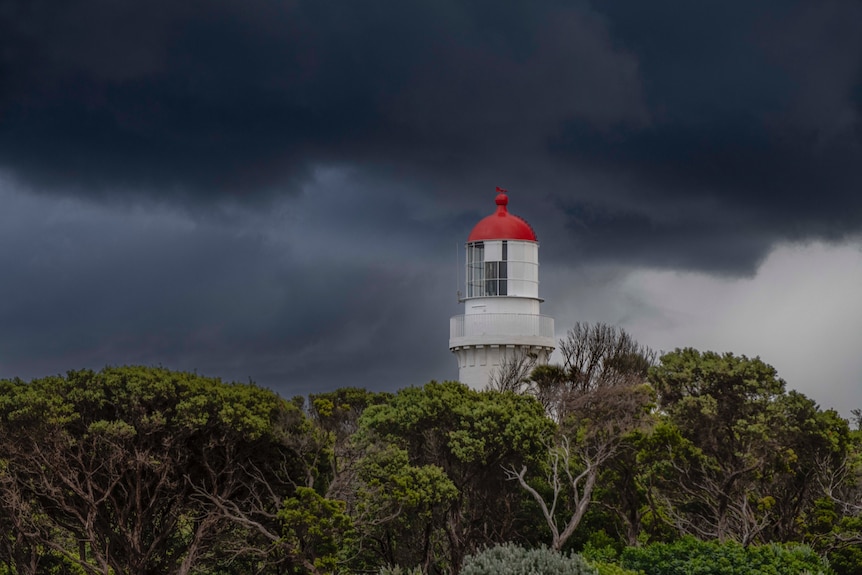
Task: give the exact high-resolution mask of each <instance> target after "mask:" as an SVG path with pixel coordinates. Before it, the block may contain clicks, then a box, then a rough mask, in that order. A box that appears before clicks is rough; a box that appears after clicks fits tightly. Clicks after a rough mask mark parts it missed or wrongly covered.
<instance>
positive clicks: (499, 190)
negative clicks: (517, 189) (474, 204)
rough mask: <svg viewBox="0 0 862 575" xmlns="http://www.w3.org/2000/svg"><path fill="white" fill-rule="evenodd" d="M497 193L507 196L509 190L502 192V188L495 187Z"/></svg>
mask: <svg viewBox="0 0 862 575" xmlns="http://www.w3.org/2000/svg"><path fill="white" fill-rule="evenodd" d="M497 193H498V194H508V193H509V190H504V189H503V188H501V187H500V186H497Z"/></svg>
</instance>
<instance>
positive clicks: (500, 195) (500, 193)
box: [496, 186, 509, 209]
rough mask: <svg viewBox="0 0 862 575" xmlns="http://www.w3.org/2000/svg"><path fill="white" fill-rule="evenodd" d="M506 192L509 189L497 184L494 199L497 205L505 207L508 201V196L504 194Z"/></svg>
mask: <svg viewBox="0 0 862 575" xmlns="http://www.w3.org/2000/svg"><path fill="white" fill-rule="evenodd" d="M508 193H509V190H504V189H503V188H501V187H500V186H497V200H496V202H497V205H498V206H503V207H504V209H505V206H506V205H507V204H508V203H509V196H507V195H506V194H508Z"/></svg>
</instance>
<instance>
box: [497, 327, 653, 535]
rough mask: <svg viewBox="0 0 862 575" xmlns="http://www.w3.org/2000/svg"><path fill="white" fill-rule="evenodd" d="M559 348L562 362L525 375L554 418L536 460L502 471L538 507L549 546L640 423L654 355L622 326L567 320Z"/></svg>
mask: <svg viewBox="0 0 862 575" xmlns="http://www.w3.org/2000/svg"><path fill="white" fill-rule="evenodd" d="M560 350H561V352H562V353H563V360H564V362H563V365H562V366H552V367H549V368H543V369H541V370H536V371H535V372H534V375H533V377H532V380H533V382H534V384H535V386H534V387H533V388H532V390H531V391H532V392H533V393H535V394H536V395H537V397H538V398H539V399H540V401H541V403H542V404H543V405H544V406H545V408H546V410H547V411H548V413H549V415H550V416H551V417H552V418H553V419H555V420H556V421H557V422H558V424H559V425H558V428H557V434H556V436H555V437H554V438H553V439H552V440H551V441H549V442H547V443H546V457H545V460H544V462H543V465H542V466H541V468H538V467H537V468H533V469H532V470H531V469H530V468H529V467H528V466H527V465H526V464H522V465H521V466H520V468H518V467H515V466H513V465H510V466H508V467H507V469H506V474H507V478H508V479H509V480H512V481H517V482H518V484H519V485H520V486H521V487H522V488H523V489H524V490H525V491H527V493H529V494H530V496H531V497H532V498H533V499H534V500H535V501H536V503H537V504H538V505H539V508H540V509H541V511H542V515H543V516H544V518H545V521H546V523H547V524H548V528H549V529H550V532H551V546H552V548H554V549H556V550H559V549H561V548H562V547H563V545H565V543H566V541H567V540H568V539H569V538H570V537H571V535H572V534H573V533H574V531H575V529H577V527H578V525H579V524H580V523H581V521H582V520H583V518H584V515H585V514H586V512H587V509H588V507H589V505H590V503H591V501H592V497H593V491H594V489H595V487H596V482H597V480H598V477H599V474H600V473H601V471H602V469H603V468H604V466H605V464H606V463H607V462H608V461H609V460H610V459H611V458H612V457H614V456H615V455H616V454H617V453H618V452H619V451H620V449H621V446H622V445H623V443H624V442H625V438H626V437H627V436H628V435H629V434H630V433H632V432H635V431H638V430H640V429H643V428H644V427H645V426H646V425H648V422H649V408H650V405H651V403H652V392H651V390H650V388H649V387H648V386H647V385H646V375H647V370H648V368H649V366H650V365H651V363H652V361H653V357H654V353H653V352H652V351H651V350H650V349H649V348H645V347H643V346H641V345H639V344H638V343H637V342H636V341H635V340H634V339H633V338H632V337H631V336H630V335H629V334H627V333H626V332H625V331H624V330H621V329H617V328H614V327H610V326H607V325H604V324H595V325H590V324H580V323H577V324H575V327H574V328H573V329H571V330H569V332H568V335H567V337H566V339H564V340H562V341H561V342H560ZM531 477H532V478H531ZM543 492H544V493H547V495H545V494H544V493H543Z"/></svg>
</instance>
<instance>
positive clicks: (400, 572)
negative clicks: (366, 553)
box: [377, 565, 424, 575]
mask: <svg viewBox="0 0 862 575" xmlns="http://www.w3.org/2000/svg"><path fill="white" fill-rule="evenodd" d="M377 575H424V574H423V573H422V568H421V567H414V568H413V569H405V568H403V567H401V566H400V565H387V566H386V567H381V568H380V571H378V572H377Z"/></svg>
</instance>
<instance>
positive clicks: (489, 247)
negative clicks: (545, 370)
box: [449, 188, 554, 389]
mask: <svg viewBox="0 0 862 575" xmlns="http://www.w3.org/2000/svg"><path fill="white" fill-rule="evenodd" d="M497 192H498V193H497V199H496V203H497V211H496V213H494V214H491V215H490V216H488V217H486V218H484V219H482V220H481V221H480V222H479V223H478V224H476V226H475V227H474V228H473V231H472V232H470V235H469V237H468V238H467V246H466V248H467V249H466V252H467V253H466V271H467V273H466V286H465V287H466V290H465V292H464V294H465V296H464V297H463V299H461V301H463V303H464V314H463V315H456V316H454V317H452V318H451V320H450V323H449V349H450V350H451V351H452V353H454V354H455V357H456V358H457V359H458V368H459V379H460V380H461V381H462V382H463V383H466V384H467V385H469V386H470V387H472V388H474V389H484V388H485V387H486V386H487V385H488V384H489V382H490V381H491V378H492V376H493V375H494V372H495V370H496V371H498V370H500V369H501V366H504V365H505V363H506V358H511V359H512V360H514V359H515V358H516V357H517V356H518V355H519V354H526V355H529V356H531V357H533V358H535V360H536V363H537V364H540V363H547V362H548V359H549V358H550V355H551V353H552V352H553V351H554V319H553V318H551V317H547V316H543V315H541V314H540V313H539V306H540V304H541V302H542V300H541V299H539V242H538V240H537V238H536V233H535V232H534V231H533V228H532V227H531V226H530V224H528V223H527V222H526V221H525V220H523V219H521V218H519V217H518V216H515V215H513V214H510V213H509V211H508V207H507V206H508V203H509V198H508V196H507V195H506V190H502V189H500V188H497Z"/></svg>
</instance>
